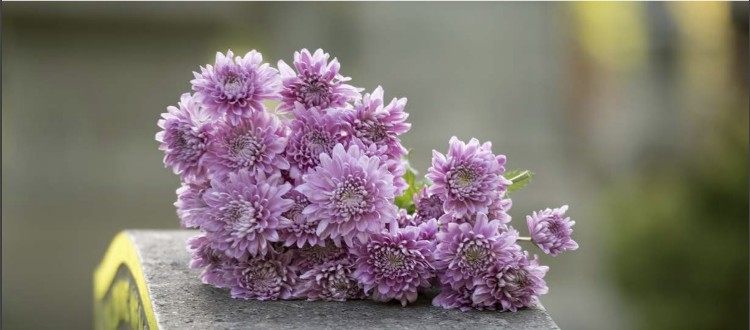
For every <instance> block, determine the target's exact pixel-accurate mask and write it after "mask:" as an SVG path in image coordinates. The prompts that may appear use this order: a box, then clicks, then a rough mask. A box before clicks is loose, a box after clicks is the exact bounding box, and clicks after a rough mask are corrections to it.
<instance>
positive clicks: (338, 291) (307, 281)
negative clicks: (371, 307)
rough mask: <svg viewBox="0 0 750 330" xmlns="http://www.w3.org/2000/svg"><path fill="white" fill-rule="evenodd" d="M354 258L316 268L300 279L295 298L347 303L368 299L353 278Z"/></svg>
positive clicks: (330, 262) (338, 260) (335, 261)
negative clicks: (348, 301) (352, 300)
mask: <svg viewBox="0 0 750 330" xmlns="http://www.w3.org/2000/svg"><path fill="white" fill-rule="evenodd" d="M353 272H354V261H353V260H352V258H340V259H336V260H331V261H328V262H325V263H323V264H319V265H316V266H314V267H313V268H312V269H310V270H308V271H306V272H305V273H304V274H302V275H301V276H300V277H299V282H298V286H297V288H296V290H295V291H296V293H295V296H297V297H298V298H304V299H307V300H308V301H314V300H325V301H346V300H350V299H364V298H366V297H367V295H365V293H364V291H363V290H362V284H360V283H359V282H358V281H357V280H356V279H355V278H354V276H353Z"/></svg>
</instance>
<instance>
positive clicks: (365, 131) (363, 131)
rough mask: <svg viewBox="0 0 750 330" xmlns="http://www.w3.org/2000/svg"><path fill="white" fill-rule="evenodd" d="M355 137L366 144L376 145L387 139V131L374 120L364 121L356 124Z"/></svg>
mask: <svg viewBox="0 0 750 330" xmlns="http://www.w3.org/2000/svg"><path fill="white" fill-rule="evenodd" d="M356 126H357V137H359V138H362V139H365V140H366V141H367V142H371V143H378V142H380V141H383V140H384V139H385V138H387V137H388V130H387V129H386V127H385V126H384V125H382V124H381V123H379V122H378V121H377V120H376V119H372V118H370V119H364V120H362V121H359V122H357V123H356Z"/></svg>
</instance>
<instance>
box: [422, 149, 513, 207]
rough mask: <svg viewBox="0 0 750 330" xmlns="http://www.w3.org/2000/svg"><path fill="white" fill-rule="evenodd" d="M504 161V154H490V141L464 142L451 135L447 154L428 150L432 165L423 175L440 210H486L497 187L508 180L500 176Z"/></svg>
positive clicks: (502, 188) (501, 188) (493, 197)
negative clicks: (439, 199)
mask: <svg viewBox="0 0 750 330" xmlns="http://www.w3.org/2000/svg"><path fill="white" fill-rule="evenodd" d="M504 163H505V157H504V156H495V155H493V154H492V145H491V143H490V142H486V143H484V144H481V145H480V144H479V141H478V140H477V139H471V140H470V141H469V143H464V142H461V141H459V140H458V138H456V137H455V136H454V137H452V138H451V140H450V149H449V151H448V154H447V155H443V154H441V153H439V152H437V151H433V152H432V166H431V167H430V168H429V169H428V171H427V175H426V177H427V178H428V179H429V180H431V181H432V182H433V184H432V186H430V190H429V193H430V194H432V195H438V196H439V197H440V198H441V199H442V200H443V202H444V204H443V209H444V210H445V211H446V212H452V213H455V215H456V216H458V217H461V216H463V215H465V214H473V213H477V212H483V213H486V212H487V211H488V207H489V206H490V205H491V204H492V202H493V201H494V200H495V198H496V196H497V192H498V190H504V189H505V187H506V186H507V185H510V184H511V183H512V182H510V181H509V180H507V179H505V178H504V177H503V176H502V174H503V172H504V168H503V167H502V164H504Z"/></svg>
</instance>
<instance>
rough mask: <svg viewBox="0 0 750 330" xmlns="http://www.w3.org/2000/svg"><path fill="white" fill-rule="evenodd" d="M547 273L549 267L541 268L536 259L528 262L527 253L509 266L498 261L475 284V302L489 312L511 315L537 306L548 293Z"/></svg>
mask: <svg viewBox="0 0 750 330" xmlns="http://www.w3.org/2000/svg"><path fill="white" fill-rule="evenodd" d="M547 270H549V267H547V266H540V265H539V261H538V259H537V257H536V256H534V259H529V256H528V254H526V253H524V254H522V255H519V256H518V257H517V258H515V259H514V260H513V261H512V262H510V263H501V262H498V263H496V264H494V265H493V266H492V267H490V268H489V269H488V270H487V272H486V274H485V276H484V277H483V278H481V279H477V280H476V281H475V282H474V294H473V295H472V302H473V303H474V304H476V305H480V306H484V307H485V308H488V309H489V308H493V307H496V308H499V309H501V310H503V311H512V312H515V311H517V310H518V309H519V308H523V307H531V306H534V305H535V304H537V303H538V301H539V296H541V295H543V294H546V293H547V291H548V289H547V284H546V283H545V282H544V275H545V274H546V273H547Z"/></svg>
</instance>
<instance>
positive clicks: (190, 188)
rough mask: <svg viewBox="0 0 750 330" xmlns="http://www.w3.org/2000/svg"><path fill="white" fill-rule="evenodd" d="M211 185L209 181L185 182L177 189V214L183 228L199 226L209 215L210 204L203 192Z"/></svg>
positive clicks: (175, 204)
mask: <svg viewBox="0 0 750 330" xmlns="http://www.w3.org/2000/svg"><path fill="white" fill-rule="evenodd" d="M210 187H211V184H210V182H209V181H201V182H183V183H182V186H181V187H180V188H179V189H177V201H176V202H175V203H174V206H175V207H176V208H177V216H178V217H179V218H180V225H182V227H183V228H199V227H200V226H201V225H202V224H203V223H204V222H205V221H206V219H207V218H208V216H209V213H208V211H209V207H208V204H206V202H205V201H204V200H203V194H204V193H205V192H206V190H207V189H208V188H210Z"/></svg>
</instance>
